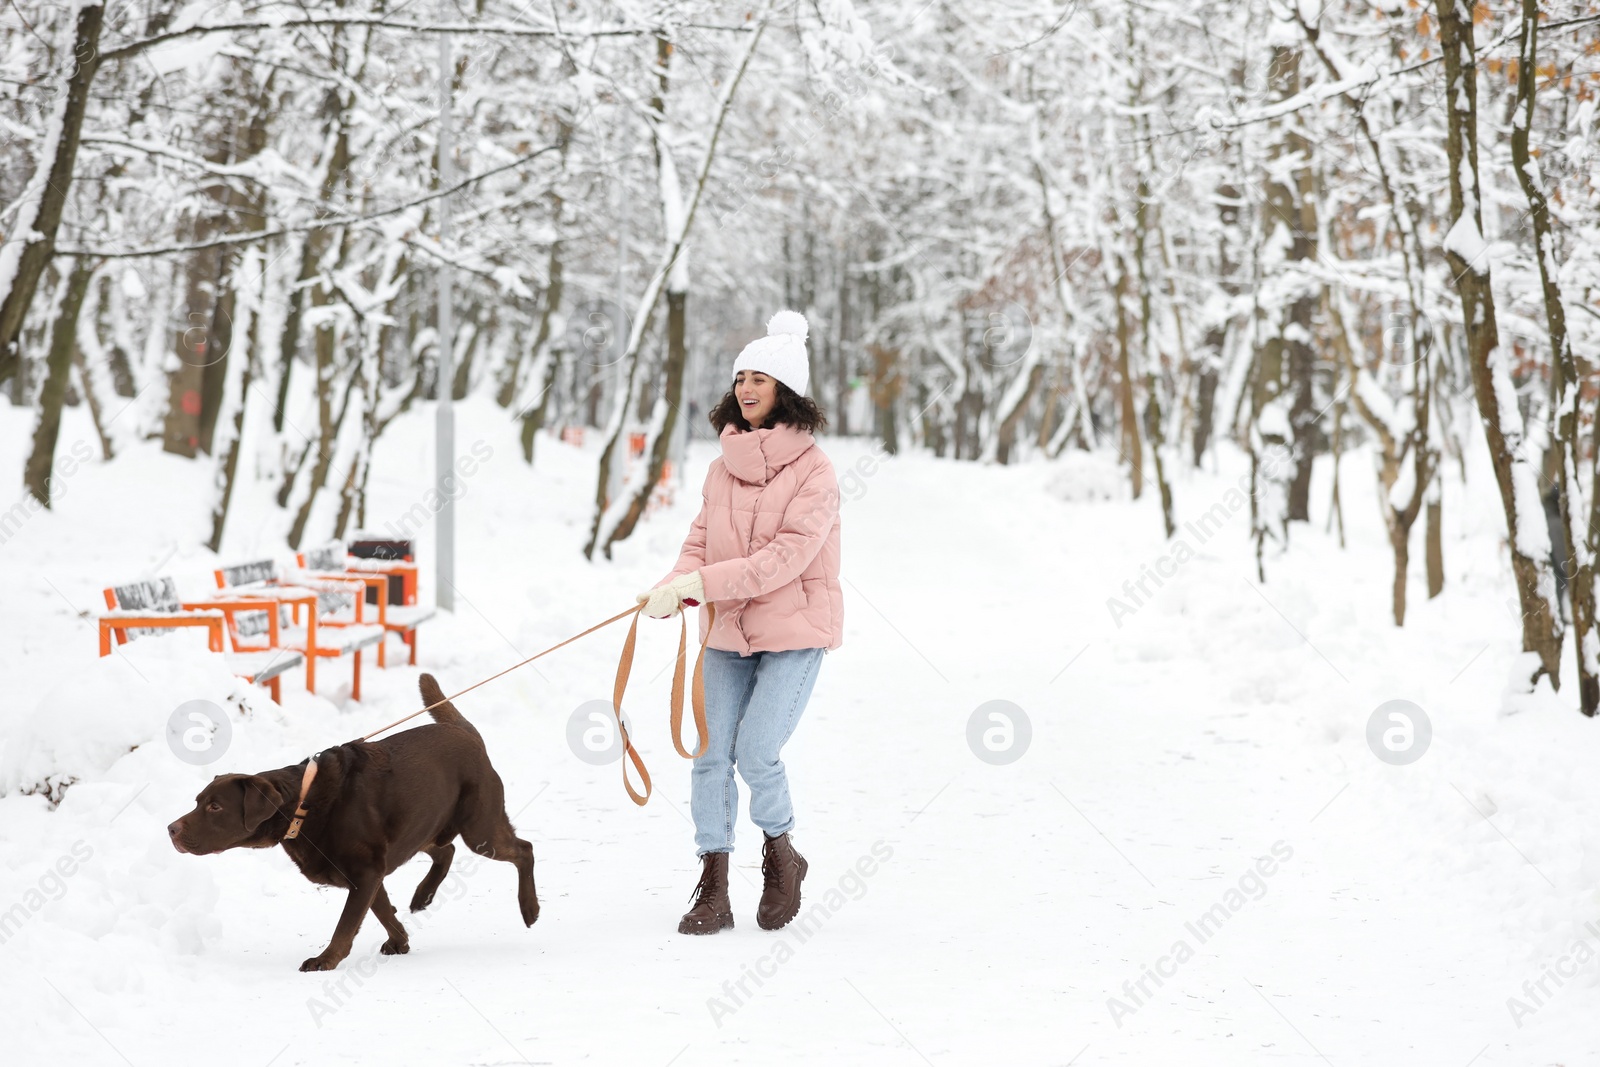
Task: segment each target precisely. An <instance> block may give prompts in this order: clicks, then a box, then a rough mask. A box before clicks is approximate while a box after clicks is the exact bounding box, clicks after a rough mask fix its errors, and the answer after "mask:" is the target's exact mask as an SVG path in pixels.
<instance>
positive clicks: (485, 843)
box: [167, 674, 539, 971]
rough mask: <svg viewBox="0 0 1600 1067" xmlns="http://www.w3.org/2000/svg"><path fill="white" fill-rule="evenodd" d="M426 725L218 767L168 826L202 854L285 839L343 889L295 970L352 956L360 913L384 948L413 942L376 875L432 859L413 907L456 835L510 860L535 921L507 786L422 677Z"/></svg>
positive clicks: (529, 851) (435, 878)
mask: <svg viewBox="0 0 1600 1067" xmlns="http://www.w3.org/2000/svg"><path fill="white" fill-rule="evenodd" d="M421 685H422V700H423V703H424V704H439V706H438V707H436V708H434V709H433V711H432V712H431V714H432V715H433V720H434V721H433V723H432V724H430V725H427V726H419V727H416V728H415V729H411V730H406V731H404V732H402V733H398V734H395V735H394V736H393V737H390V738H387V739H386V740H382V741H373V742H370V743H369V742H365V741H352V742H350V743H349V744H347V745H340V746H339V747H337V748H329V749H324V750H323V751H322V752H319V753H317V755H315V756H313V757H312V758H311V759H310V760H306V761H302V762H301V763H299V764H297V765H295V766H293V767H281V768H279V769H278V770H275V771H263V772H262V773H260V774H224V775H221V776H219V777H217V778H214V779H212V782H211V784H210V785H208V786H206V787H205V788H204V789H202V790H201V791H200V795H199V796H197V797H196V798H195V806H194V810H193V811H191V812H190V813H189V814H187V815H185V816H183V818H181V819H179V820H178V821H177V822H175V823H173V824H172V825H170V826H168V827H167V834H168V835H169V836H170V837H171V838H172V844H173V847H175V848H176V849H177V850H178V851H179V852H189V853H193V854H194V855H197V856H201V855H207V854H210V853H213V852H223V851H226V850H227V849H230V848H271V847H273V846H274V845H277V844H280V843H281V844H282V845H283V849H284V851H285V852H287V853H288V854H289V858H290V859H292V860H294V863H295V866H297V867H299V868H300V873H302V874H304V875H305V876H306V877H307V878H309V879H310V880H311V881H313V882H316V883H317V884H319V885H331V886H339V887H340V888H343V889H348V890H349V891H350V897H349V899H348V900H346V901H345V905H344V911H343V912H342V913H341V914H340V915H339V925H338V926H337V927H335V928H334V931H333V940H332V941H330V942H329V943H328V947H327V948H325V949H323V950H322V954H321V955H318V956H313V957H311V958H310V959H308V960H306V961H305V962H304V963H302V964H301V965H300V969H301V970H302V971H329V970H332V969H333V968H335V967H337V966H338V965H339V961H340V960H342V959H344V958H345V957H346V956H348V955H349V954H350V945H351V943H352V942H353V941H354V940H355V936H356V931H357V930H359V929H360V928H361V921H362V920H363V919H364V918H366V914H367V909H369V908H370V909H371V910H372V914H374V915H376V916H377V917H378V921H379V922H381V923H383V928H384V929H385V930H386V931H388V933H389V939H388V940H387V941H385V942H384V943H383V949H382V951H383V952H384V954H385V955H396V954H398V953H402V952H407V951H409V950H410V944H409V940H408V938H407V937H406V929H405V927H404V926H401V925H400V920H399V919H398V918H397V917H396V915H395V909H394V905H392V904H390V903H389V895H388V894H387V893H386V892H384V889H383V879H384V876H385V875H388V874H392V873H393V872H394V871H395V870H396V869H397V868H398V867H399V866H400V865H401V864H402V863H405V862H406V861H407V860H409V859H410V858H411V857H412V856H415V855H416V854H417V853H418V852H426V853H427V854H428V855H429V856H430V857H432V859H433V866H432V867H431V868H429V870H428V873H427V875H425V876H424V877H423V879H422V883H421V884H420V885H418V886H417V891H416V893H415V894H414V895H413V896H412V898H411V910H412V911H421V910H422V909H423V908H426V907H427V906H428V905H429V904H430V903H432V902H433V894H434V892H435V891H436V890H437V889H438V888H439V883H441V882H443V881H444V878H445V875H446V874H448V873H449V871H450V859H451V857H452V856H454V855H455V846H454V845H452V844H451V843H450V842H451V841H453V840H454V839H455V837H456V835H458V834H459V835H460V836H461V839H462V840H463V841H465V842H466V844H467V847H468V848H470V849H472V851H474V852H476V853H478V854H479V855H480V856H486V857H488V858H490V859H497V860H505V861H506V862H507V863H514V864H516V866H517V904H518V905H519V906H520V907H521V909H522V921H523V923H524V924H526V925H528V926H532V925H533V924H534V921H535V920H537V919H538V918H539V898H538V896H537V895H535V893H534V888H533V846H531V845H529V844H528V843H527V842H526V841H524V840H522V839H521V838H519V837H518V836H517V834H516V831H515V830H513V829H512V827H511V820H510V819H509V818H507V817H506V806H505V788H504V786H502V785H501V783H500V776H499V775H498V774H496V773H495V770H494V767H493V766H491V765H490V763H489V753H488V751H487V750H486V749H485V748H484V746H483V738H481V737H479V736H478V731H477V730H476V729H474V728H473V726H472V724H471V723H470V722H468V721H467V720H466V719H465V718H463V717H462V715H461V713H460V712H459V711H457V710H456V709H455V708H454V707H453V706H452V705H450V704H447V703H440V702H441V701H443V700H444V692H443V691H442V690H441V689H440V688H439V683H438V682H436V681H435V680H434V678H433V675H431V674H424V675H423V676H422V678H421Z"/></svg>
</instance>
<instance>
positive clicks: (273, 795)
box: [239, 774, 289, 832]
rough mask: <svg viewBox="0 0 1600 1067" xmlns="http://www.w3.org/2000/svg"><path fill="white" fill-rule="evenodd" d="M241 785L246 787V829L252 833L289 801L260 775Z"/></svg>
mask: <svg viewBox="0 0 1600 1067" xmlns="http://www.w3.org/2000/svg"><path fill="white" fill-rule="evenodd" d="M239 784H240V785H242V786H244V828H245V829H246V830H249V831H251V832H254V831H255V829H256V827H258V826H260V825H261V824H262V823H264V822H266V821H267V820H268V819H270V818H272V816H273V815H274V814H276V813H277V811H278V810H279V809H280V808H282V807H283V805H284V802H285V801H286V800H288V799H289V798H287V797H285V796H284V795H283V793H282V792H281V791H279V789H278V787H277V786H275V785H273V784H272V783H271V782H269V781H267V780H266V779H265V778H263V777H261V776H260V775H259V774H252V775H248V776H246V777H244V778H242V779H240V782H239Z"/></svg>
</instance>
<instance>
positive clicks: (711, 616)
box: [284, 602, 717, 840]
mask: <svg viewBox="0 0 1600 1067" xmlns="http://www.w3.org/2000/svg"><path fill="white" fill-rule="evenodd" d="M703 606H704V607H705V609H706V614H707V620H706V621H707V625H706V639H707V640H710V638H711V627H712V625H714V624H715V623H716V621H717V609H716V607H715V606H714V605H713V604H711V603H710V602H706V603H705V604H704V605H703ZM644 609H645V605H644V604H642V603H641V604H639V605H637V606H635V607H632V608H629V609H628V610H627V611H619V612H617V614H615V615H613V616H611V618H609V619H607V620H605V621H604V622H599V623H595V624H594V625H593V626H591V627H589V628H588V629H587V630H585V631H583V632H582V633H579V634H574V635H573V636H571V637H569V638H567V639H566V640H565V641H562V642H561V643H560V644H555V645H551V646H550V647H549V648H547V649H545V650H544V651H543V652H539V653H536V654H535V655H532V656H529V657H528V658H527V659H525V660H523V661H522V662H520V663H513V664H512V665H511V666H509V667H507V668H506V669H505V670H503V671H500V672H498V673H496V674H491V675H490V676H489V677H487V678H485V679H484V680H483V681H481V682H474V683H473V684H472V685H469V686H467V687H466V688H465V689H463V690H461V692H459V693H454V694H452V695H450V696H447V697H445V698H444V699H443V700H438V701H435V702H434V703H432V704H429V705H428V706H427V707H425V708H419V709H417V710H416V711H413V712H412V713H411V714H410V715H406V716H403V717H401V718H398V719H396V720H395V721H394V722H392V723H390V724H389V725H387V726H380V727H378V728H377V729H376V730H374V731H372V732H371V733H369V734H363V735H362V736H361V737H358V738H356V740H357V741H370V740H371V739H372V738H374V737H377V736H378V735H379V734H381V733H383V732H384V731H386V730H392V729H394V728H395V727H396V726H399V725H400V724H401V723H403V722H407V721H409V720H411V719H414V718H416V717H417V716H418V715H422V714H424V713H426V712H429V711H432V710H433V709H434V708H437V707H440V706H442V705H444V704H448V703H450V702H452V701H454V700H456V699H458V698H459V697H462V696H465V695H466V694H467V693H470V692H472V691H473V690H474V689H476V688H478V687H479V686H480V685H487V684H489V683H490V682H492V681H494V680H495V679H496V678H499V677H501V676H503V675H507V674H510V673H511V672H512V671H514V670H516V669H517V668H518V667H525V666H527V665H528V664H530V663H532V662H533V661H534V660H536V659H538V658H539V657H540V656H548V655H549V654H550V653H552V652H554V651H555V650H556V649H558V648H563V647H565V646H567V645H570V644H572V642H574V641H576V640H578V638H580V637H587V636H589V635H590V634H592V633H594V632H595V631H596V630H600V629H604V628H605V627H607V626H610V625H611V624H612V623H614V622H618V621H620V620H622V619H625V618H627V617H628V616H629V615H632V616H633V622H632V623H630V624H629V626H628V637H627V640H625V641H624V642H623V644H622V655H621V656H620V657H619V658H618V660H617V680H616V684H615V685H614V686H613V687H612V690H611V713H612V714H613V715H615V716H616V720H617V732H618V734H619V735H620V736H621V737H622V747H623V752H624V753H625V754H626V756H627V759H626V760H624V761H623V764H622V787H623V788H624V789H626V790H627V791H628V796H629V798H630V799H631V800H632V801H633V802H634V803H635V804H638V805H639V806H640V807H643V806H644V805H645V804H646V803H648V802H649V800H650V794H651V792H652V787H651V784H650V772H649V771H648V770H646V769H645V765H644V760H643V759H642V758H641V757H640V756H639V751H638V749H636V748H634V747H633V739H632V738H630V737H629V736H628V728H627V726H625V725H624V724H623V722H622V695H623V693H624V692H625V691H626V690H627V688H628V676H629V675H630V674H631V673H632V672H633V652H634V647H635V645H636V644H637V643H638V636H639V616H640V615H641V614H643V613H644ZM678 622H679V629H678V662H677V665H676V667H675V668H674V669H673V672H672V719H671V722H672V747H673V748H675V749H677V750H678V755H680V756H682V757H683V758H684V759H697V758H699V757H700V756H702V755H704V754H705V751H706V746H707V745H708V744H709V743H710V740H711V737H710V733H709V731H708V730H707V728H706V682H705V662H706V642H705V641H702V642H700V652H699V655H697V656H696V657H695V661H694V680H693V683H692V686H691V688H690V698H689V699H690V704H691V707H692V713H693V715H694V730H695V739H696V742H697V744H696V745H695V750H694V751H693V752H689V751H687V750H686V749H685V748H684V747H683V742H682V740H680V738H679V735H680V734H681V733H682V732H683V681H684V678H683V676H684V670H685V664H686V661H687V660H688V654H689V620H688V617H687V615H685V614H684V612H683V611H681V610H680V611H679V612H678ZM317 755H318V756H320V755H321V753H320V752H319V753H317ZM629 762H631V763H632V764H633V767H634V770H635V771H637V772H638V775H639V780H640V781H641V782H642V783H643V787H644V792H643V793H640V792H639V791H638V790H637V789H635V788H634V787H633V783H632V782H630V781H628V763H629ZM316 776H317V757H316V756H313V757H311V760H310V761H309V762H308V763H307V764H306V772H305V776H304V777H303V778H302V779H301V780H300V800H299V803H298V804H297V805H296V807H295V813H294V814H295V818H294V820H293V821H292V822H290V824H289V832H288V833H287V834H285V835H284V838H285V840H287V839H290V838H293V837H295V836H297V835H298V834H299V833H300V824H301V823H302V822H303V821H304V819H305V817H306V815H307V814H308V812H307V811H306V810H305V804H306V795H307V793H309V792H310V790H311V782H312V779H314V778H315V777H316Z"/></svg>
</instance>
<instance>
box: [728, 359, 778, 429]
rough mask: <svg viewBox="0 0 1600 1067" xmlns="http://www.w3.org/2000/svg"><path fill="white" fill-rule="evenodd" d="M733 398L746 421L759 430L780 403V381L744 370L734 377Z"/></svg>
mask: <svg viewBox="0 0 1600 1067" xmlns="http://www.w3.org/2000/svg"><path fill="white" fill-rule="evenodd" d="M733 396H734V399H735V400H737V401H739V413H740V414H741V415H743V416H744V421H745V422H748V423H749V424H750V426H751V428H753V429H759V428H760V427H761V426H762V425H763V424H765V422H766V420H767V416H768V415H770V414H771V413H772V405H774V404H776V403H777V402H778V380H777V379H776V378H773V377H771V376H770V375H766V374H762V373H761V372H760V371H758V370H742V371H740V372H739V373H738V374H737V375H735V376H734V379H733Z"/></svg>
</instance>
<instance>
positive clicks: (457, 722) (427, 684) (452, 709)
mask: <svg viewBox="0 0 1600 1067" xmlns="http://www.w3.org/2000/svg"><path fill="white" fill-rule="evenodd" d="M417 682H418V684H419V685H420V687H421V689H422V703H423V706H424V707H428V708H429V709H430V710H429V712H428V714H429V715H432V716H433V721H434V722H438V723H444V724H445V725H446V726H465V727H466V728H467V729H468V730H472V732H473V733H477V732H478V731H477V730H476V729H474V728H473V725H472V724H471V723H470V722H468V721H467V718H466V716H465V715H462V714H461V713H460V712H459V711H457V710H456V706H455V705H454V704H452V703H450V702H449V701H448V700H446V699H445V696H444V690H443V689H440V688H439V681H438V679H437V678H435V677H434V676H433V675H431V674H424V675H423V676H422V677H421V678H419V679H417ZM435 705H437V706H435Z"/></svg>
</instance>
